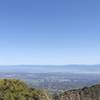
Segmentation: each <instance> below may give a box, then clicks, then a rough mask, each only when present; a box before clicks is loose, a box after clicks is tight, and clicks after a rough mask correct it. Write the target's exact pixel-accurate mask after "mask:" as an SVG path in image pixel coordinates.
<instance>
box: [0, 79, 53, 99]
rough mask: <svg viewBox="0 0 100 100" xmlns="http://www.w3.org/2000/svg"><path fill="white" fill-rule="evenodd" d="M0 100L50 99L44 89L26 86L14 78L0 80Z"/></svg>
mask: <svg viewBox="0 0 100 100" xmlns="http://www.w3.org/2000/svg"><path fill="white" fill-rule="evenodd" d="M0 100H51V99H50V98H49V96H48V94H47V92H46V91H45V90H37V89H35V88H30V87H28V86H27V85H26V84H25V83H23V82H21V81H19V80H15V79H1V80H0Z"/></svg>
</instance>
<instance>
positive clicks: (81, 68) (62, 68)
mask: <svg viewBox="0 0 100 100" xmlns="http://www.w3.org/2000/svg"><path fill="white" fill-rule="evenodd" d="M23 69H24V70H23ZM0 72H24V73H26V72H27V73H48V72H67V73H97V74H98V73H99V74H100V64H98V65H11V66H10V65H9V66H7V65H6V66H4V65H3V66H0Z"/></svg>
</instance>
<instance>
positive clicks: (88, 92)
mask: <svg viewBox="0 0 100 100" xmlns="http://www.w3.org/2000/svg"><path fill="white" fill-rule="evenodd" d="M55 100H100V85H95V86H92V87H84V88H83V89H76V90H69V91H66V92H64V93H61V94H60V95H59V96H58V97H55Z"/></svg>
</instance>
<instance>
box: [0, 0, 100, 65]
mask: <svg viewBox="0 0 100 100" xmlns="http://www.w3.org/2000/svg"><path fill="white" fill-rule="evenodd" d="M19 64H30V65H31V64H32V65H66V64H100V0H0V65H19Z"/></svg>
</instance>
